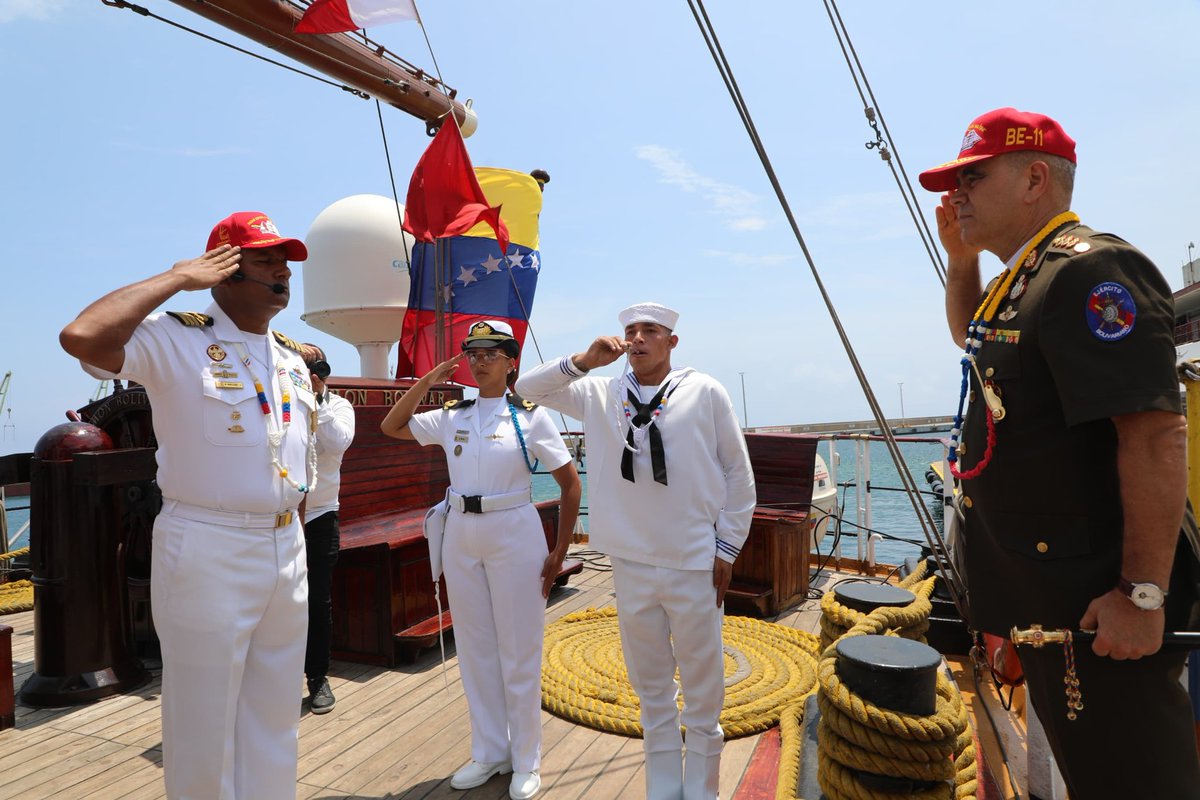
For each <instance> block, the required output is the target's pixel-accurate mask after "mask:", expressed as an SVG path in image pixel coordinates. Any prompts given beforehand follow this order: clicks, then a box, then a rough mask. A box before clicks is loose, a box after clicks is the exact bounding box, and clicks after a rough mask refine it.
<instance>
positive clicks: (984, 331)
mask: <svg viewBox="0 0 1200 800" xmlns="http://www.w3.org/2000/svg"><path fill="white" fill-rule="evenodd" d="M1069 222H1079V216H1078V215H1076V214H1074V213H1073V212H1070V211H1064V212H1063V213H1061V214H1059V215H1058V216H1056V217H1054V219H1052V220H1050V221H1049V222H1047V223H1046V224H1045V226H1044V227H1043V228H1042V229H1041V230H1040V231H1038V232H1037V234H1036V235H1035V236H1034V237H1033V238H1032V239H1030V240H1029V244H1028V245H1027V246H1026V247H1025V249H1024V250H1023V251H1021V255H1020V257H1019V258H1018V259H1017V260H1016V261H1014V262H1012V263H1013V266H1011V267H1007V268H1005V270H1004V272H1002V273H1000V275H999V277H997V278H996V280H995V281H994V282H993V283H992V289H991V291H990V292H988V293H987V296H986V297H984V298H983V302H982V303H981V304H980V305H979V308H977V309H976V310H975V314H974V316H973V317H972V318H971V324H970V325H969V326H967V343H966V347H964V348H963V356H962V360H961V362H960V363H961V364H962V385H961V387H960V388H959V393H958V412H957V413H956V414H955V415H954V428H953V429H952V430H951V431H950V452H949V453H948V454H947V456H946V460H947V461H949V462H950V474H951V475H953V476H954V477H956V478H958V479H959V480H971V479H972V478H976V477H978V476H979V474H980V473H982V472H983V470H984V469H985V468H986V467H987V465H988V464H990V463H991V461H992V453H993V451H994V450H995V447H996V423H997V422H1000V421H1001V420H1002V419H1004V415H1005V411H1004V404H1003V402H1001V400H1000V394H999V392H997V391H996V389H995V387H994V384H993V383H992V382H991V381H985V380H984V379H983V376H982V375H980V374H979V367H978V365H977V357H978V355H979V350H980V348H981V347H983V343H984V341H986V340H987V335H988V333H989V332H990V331H991V330H992V320H993V319H994V318H995V316H996V312H997V311H998V310H999V308H1000V303H1001V301H1002V300H1003V299H1004V296H1005V295H1007V294H1008V293H1009V290H1010V289H1011V288H1012V285H1013V282H1014V281H1016V279H1017V274H1018V273H1020V271H1021V270H1022V269H1023V268H1024V267H1025V266H1026V265H1027V261H1028V259H1029V257H1030V255H1031V254H1033V253H1034V252H1035V251H1036V250H1037V248H1038V246H1039V245H1040V244H1041V243H1042V242H1043V241H1044V240H1045V239H1046V238H1048V237H1049V236H1050V235H1051V234H1052V233H1054V232H1055V230H1056V229H1057V228H1059V227H1061V226H1063V225H1066V224H1067V223H1069ZM972 372H974V373H975V379H976V380H977V381H978V382H979V387H980V389H981V391H982V392H983V401H984V404H985V405H986V406H987V411H988V413H987V416H986V417H984V419H985V421H986V422H987V446H986V447H985V448H984V452H983V456H982V457H981V458H980V459H979V463H977V464H976V465H975V466H974V467H972V468H971V469H969V470H959V468H958V446H959V440H960V439H961V438H962V427H963V416H964V413H965V409H966V401H967V393H968V392H969V391H970V388H971V373H972Z"/></svg>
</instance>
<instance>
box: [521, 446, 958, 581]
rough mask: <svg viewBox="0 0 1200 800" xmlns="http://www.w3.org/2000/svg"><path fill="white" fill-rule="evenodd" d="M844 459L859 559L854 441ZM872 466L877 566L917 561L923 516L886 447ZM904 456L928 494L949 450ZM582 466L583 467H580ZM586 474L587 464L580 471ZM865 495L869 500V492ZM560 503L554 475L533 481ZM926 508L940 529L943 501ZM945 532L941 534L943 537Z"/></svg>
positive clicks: (843, 481)
mask: <svg viewBox="0 0 1200 800" xmlns="http://www.w3.org/2000/svg"><path fill="white" fill-rule="evenodd" d="M836 445H837V446H836V450H837V453H838V456H839V458H838V467H837V479H838V484H839V485H838V502H837V509H838V511H839V513H841V514H842V515H843V518H844V519H843V524H842V525H841V542H840V543H841V552H842V555H843V556H846V557H850V558H854V557H857V554H858V542H857V538H856V536H857V535H859V530H858V528H857V527H856V526H857V523H856V517H857V515H856V505H857V504H858V503H859V502H860V501H859V499H858V498H857V496H856V494H855V487H854V485H853V484H854V480H855V445H854V442H853V441H839V442H837V443H836ZM868 446H869V448H870V461H871V474H870V482H871V531H865V532H862V534H861V535H862V536H863V537H864V540H863V541H864V548H865V542H866V539H865V537H866V536H867V535H868V534H869V533H870V532H872V531H874V532H878V533H879V534H881V535H882V536H883V537H884V539H883V541H881V542H879V543H877V544H876V547H875V560H876V561H877V562H878V563H881V564H900V563H901V562H902V561H903V560H904V559H905V558H906V557H908V556H916V555H917V554H918V553H919V552H920V549H921V546H922V545H924V544H925V536H924V533H923V531H922V528H921V523H920V522H919V520H918V517H917V512H916V511H915V510H914V509H913V506H912V502H911V501H910V500H909V498H908V495H907V494H906V493H904V492H903V491H900V490H901V489H902V488H903V484H902V483H901V482H900V474H899V472H897V471H896V467H895V465H894V464H893V463H892V459H891V456H890V454H889V453H888V450H887V445H886V444H885V443H884V442H870V443H869V445H868ZM817 452H818V453H819V454H820V455H821V457H822V458H824V459H825V460H826V461H828V460H829V445H828V443H827V442H824V441H823V442H821V444H820V447H819V448H818V451H817ZM900 452H901V454H902V455H903V456H904V461H905V465H906V467H907V469H908V471H909V473H910V474H911V475H912V476H913V480H914V481H915V483H916V485H917V487H918V488H919V489H921V490H924V491H926V492H928V491H929V486H928V484H927V483H926V481H925V471H926V470H927V469H929V465H930V464H931V463H932V462H935V461H939V462H940V461H941V460H942V458H943V455H944V453H945V448H944V447H943V445H942V444H941V443H939V442H936V441H934V442H929V441H923V442H909V441H902V442H900ZM577 466H578V465H577ZM585 469H586V460H585V464H584V466H582V467H580V471H583V470H585ZM863 489H864V495H865V486H864V487H863ZM557 497H558V484H557V483H555V481H554V478H553V477H552V476H551V475H548V474H545V473H537V474H535V475H534V476H533V499H534V501H535V502H536V501H541V500H551V499H554V498H557ZM922 502H924V503H925V504H926V505H927V506H928V507H929V509H930V510H931V511H932V512H933V515H934V520H935V522H937V523H938V524H939V526H940V523H941V500H940V499H939V498H935V497H933V496H932V495H931V494H928V493H927V494H924V495H922ZM587 504H588V497H587V480H586V479H585V480H584V485H583V499H582V500H581V502H580V505H581V507H582V508H584V509H585V510H586V508H587ZM583 525H584V528H585V529H586V528H587V516H586V515H585V516H584V517H583ZM940 530H941V529H940V527H939V531H940ZM835 532H836V528H835V527H834V524H833V522H832V521H831V525H830V529H829V534H828V535H827V536H826V537H825V540H824V541H823V542H822V544H821V554H822V555H824V554H828V552H829V549H830V548H831V547H832V546H833V543H834V537H835Z"/></svg>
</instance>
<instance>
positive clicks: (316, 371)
mask: <svg viewBox="0 0 1200 800" xmlns="http://www.w3.org/2000/svg"><path fill="white" fill-rule="evenodd" d="M308 371H309V372H311V373H312V374H313V375H316V376H317V377H318V378H320V379H321V380H325V379H326V378H328V377H329V373H330V372H331V371H332V370H331V369H330V368H329V362H328V361H326V360H325V359H321V360H319V361H314V362H312V363H311V364H309V365H308Z"/></svg>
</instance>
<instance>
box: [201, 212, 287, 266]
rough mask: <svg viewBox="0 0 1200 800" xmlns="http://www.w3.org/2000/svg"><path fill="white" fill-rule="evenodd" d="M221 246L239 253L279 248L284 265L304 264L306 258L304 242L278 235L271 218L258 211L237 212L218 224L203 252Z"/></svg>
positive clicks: (209, 236)
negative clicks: (288, 262) (245, 250)
mask: <svg viewBox="0 0 1200 800" xmlns="http://www.w3.org/2000/svg"><path fill="white" fill-rule="evenodd" d="M223 244H228V245H232V246H234V247H241V248H243V249H245V248H254V247H275V246H276V245H282V246H283V247H284V248H285V250H286V252H287V260H288V261H304V260H305V259H307V258H308V248H307V247H305V246H304V242H302V241H300V240H299V239H289V238H287V237H285V236H283V235H281V234H280V233H279V229H278V228H276V227H275V223H274V222H272V221H271V218H270V217H268V216H267V215H266V214H264V213H262V212H261V211H238V212H237V213H235V214H230V215H229V216H228V217H226V218H225V219H223V220H221V221H220V222H218V223H217V224H216V226H215V227H214V228H213V229H212V233H210V234H209V235H208V247H207V248H206V249H208V250H212V249H213V248H216V247H220V246H221V245H223Z"/></svg>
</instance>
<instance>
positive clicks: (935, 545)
mask: <svg viewBox="0 0 1200 800" xmlns="http://www.w3.org/2000/svg"><path fill="white" fill-rule="evenodd" d="M687 4H688V8H689V9H690V10H691V12H692V16H693V17H694V18H695V19H696V25H697V26H698V27H699V28H700V35H701V36H702V37H703V38H704V43H705V44H706V45H707V46H708V51H709V53H710V55H712V59H713V63H714V64H715V65H716V67H717V71H718V72H719V73H720V74H721V80H722V81H724V83H725V88H726V89H727V90H728V91H729V96H730V98H731V99H732V100H733V105H734V108H735V109H736V110H737V112H738V116H739V117H740V118H741V120H742V124H743V125H744V126H745V128H746V133H747V135H748V136H749V137H750V143H751V144H752V145H753V147H754V151H755V152H756V153H757V154H758V158H759V160H760V161H761V162H762V166H763V169H764V170H765V172H766V174H767V179H768V180H769V181H770V183H771V187H772V188H773V189H774V190H775V196H776V198H777V199H778V200H779V205H780V207H781V208H782V209H783V213H784V216H786V217H787V221H788V224H789V225H790V226H791V228H792V233H793V234H794V235H795V237H796V242H797V244H799V245H800V250H801V251H802V252H803V253H804V260H805V261H806V262H807V264H808V269H809V271H810V272H811V273H812V276H813V280H814V281H815V282H816V285H817V290H818V291H819V292H820V293H821V299H822V300H823V301H824V302H825V308H826V310H827V311H828V312H829V318H830V320H831V321H832V322H833V325H834V328H835V329H836V330H837V334H838V338H840V339H841V341H842V347H843V348H844V349H845V351H846V357H847V358H848V359H849V361H850V366H851V368H852V369H853V370H854V375H855V377H856V378H857V379H858V383H859V386H860V387H862V391H863V395H864V397H865V398H866V400H867V405H869V406H870V408H871V414H872V415H873V416H874V418H875V421H876V422H877V423H878V424H879V429H880V431H882V432H883V435H884V436H883V438H884V443H885V444H886V445H887V449H888V453H889V454H890V455H891V457H892V463H893V464H895V465H896V472H897V473H898V474H899V476H900V481H901V483H903V484H904V488H905V489H906V490H907V494H908V498H909V501H910V502H911V503H912V506H913V511H914V512H915V513H916V515H917V520H918V521H919V522H920V524H921V530H922V532H923V533H924V534H925V540H926V542H928V544H929V547H930V549H931V550H932V551H933V555H934V558H935V559H936V560H937V563H938V568H939V569H940V570H941V571H942V574H943V575H954V576H955V577H956V578H957V577H958V573H957V570H956V569H955V567H954V565H953V564H952V563H951V561H950V559H949V557H948V556H947V550H946V545H945V542H944V541H943V539H942V535H941V534H940V533H939V532H938V530H937V526H936V525H935V524H934V521H933V516H932V514H931V513H930V511H929V509H928V508H927V507H926V506H925V503H924V502H922V500H921V495H920V490H919V488H918V487H917V485H916V481H915V480H914V478H913V476H912V474H911V473H910V472H909V471H908V469H907V467H906V466H905V463H904V456H903V455H902V454H901V453H900V445H899V444H898V443H897V442H896V436H895V434H894V433H893V432H892V429H891V426H890V425H888V423H887V418H886V417H885V416H884V413H883V409H882V407H881V406H880V405H879V400H878V399H877V398H876V397H875V392H874V390H873V389H872V388H871V384H870V381H868V380H867V375H866V372H864V371H863V367H862V364H861V363H860V362H859V360H858V355H857V354H856V353H855V351H854V346H853V345H852V344H851V343H850V338H849V336H847V334H846V329H845V328H844V327H843V326H842V321H841V318H840V317H839V316H838V313H837V309H836V308H835V307H834V304H833V300H832V299H831V298H830V296H829V292H828V291H826V289H825V283H824V281H822V280H821V274H820V272H818V270H817V265H816V262H815V261H814V260H813V257H812V254H811V253H810V252H809V249H808V245H807V244H806V243H805V241H804V236H803V234H801V232H800V226H799V224H798V223H797V222H796V217H795V215H794V214H793V213H792V208H791V205H790V204H789V203H788V200H787V196H786V195H785V194H784V191H783V187H782V186H781V185H780V183H779V178H778V176H777V175H776V174H775V167H774V166H773V165H772V163H771V158H770V156H769V155H767V151H766V147H765V146H764V145H763V143H762V139H761V137H759V135H758V129H757V128H756V127H755V125H754V120H753V119H752V118H751V116H750V109H749V107H748V106H747V105H746V101H745V99H744V98H743V97H742V92H741V89H740V88H739V87H738V84H737V79H736V78H735V77H734V75H733V68H732V67H731V66H730V64H729V60H728V59H727V58H726V57H725V52H724V50H723V49H722V48H721V43H720V41H719V40H718V39H717V32H716V30H715V29H714V28H713V25H712V21H711V20H710V19H709V17H708V11H707V10H705V8H704V0H687ZM946 585H947V588H948V589H949V590H950V595H951V597H952V598H953V600H954V605H955V607H956V608H957V609H958V613H959V614H961V615H962V618H963V619H966V618H967V609H966V602H965V599H964V598H963V597H962V595H961V594H960V593H959V591H958V585H957V580H948V581H946Z"/></svg>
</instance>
